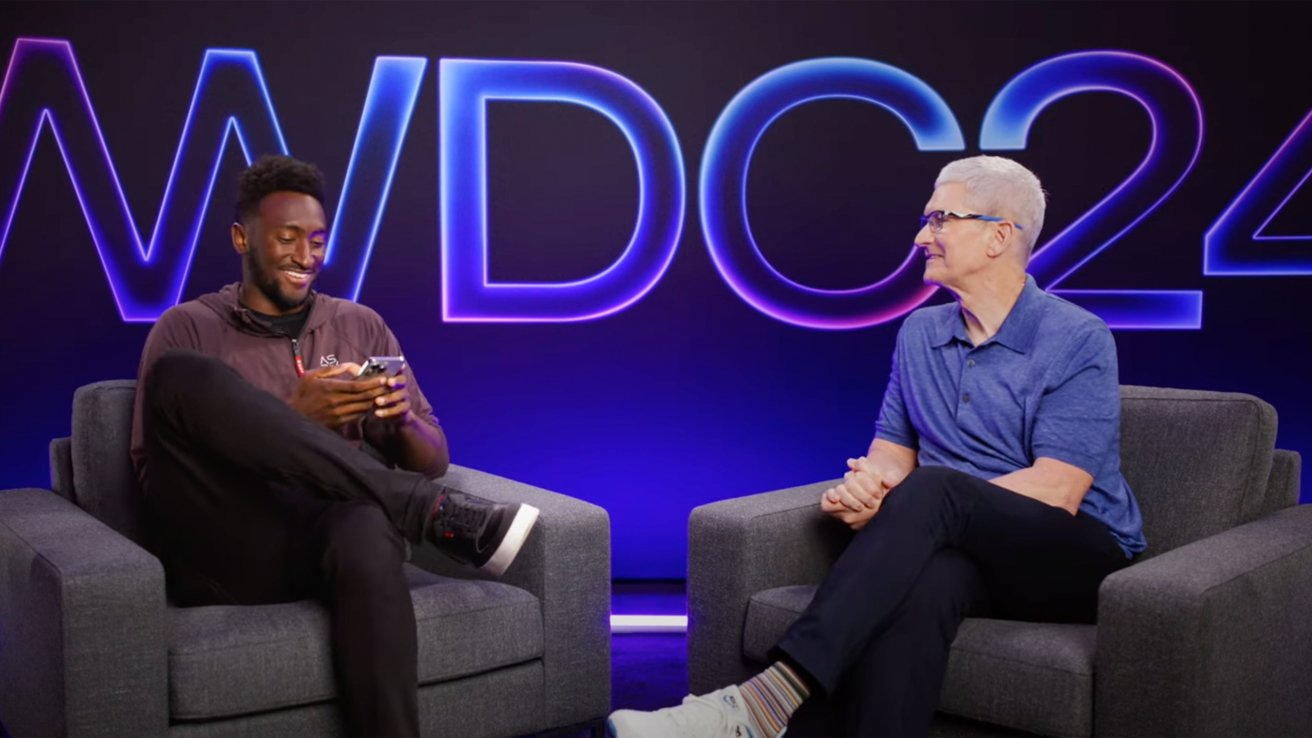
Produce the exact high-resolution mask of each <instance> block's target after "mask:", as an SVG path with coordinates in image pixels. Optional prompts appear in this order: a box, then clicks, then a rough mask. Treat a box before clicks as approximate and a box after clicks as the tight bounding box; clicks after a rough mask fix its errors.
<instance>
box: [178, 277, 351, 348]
mask: <svg viewBox="0 0 1312 738" xmlns="http://www.w3.org/2000/svg"><path fill="white" fill-rule="evenodd" d="M198 300H199V302H200V303H201V304H203V305H205V306H206V307H208V308H210V309H211V310H213V311H214V312H215V313H217V314H218V315H219V317H221V318H223V319H224V320H226V321H228V322H229V323H231V324H232V325H234V326H236V327H237V329H238V330H242V331H245V332H247V333H254V334H257V335H267V336H273V335H279V336H280V335H282V334H280V333H276V332H275V331H273V330H272V329H271V328H270V327H269V325H268V324H267V323H265V322H264V321H263V320H261V319H260V317H259V315H258V314H256V313H255V311H254V310H251V309H250V308H248V307H246V306H245V305H243V304H241V282H233V283H232V284H229V285H224V287H223V288H222V289H220V290H219V291H218V292H211V293H209V294H207V295H202V296H201V297H200V298H198ZM309 303H310V304H309V306H308V307H306V310H308V311H310V314H309V315H308V316H307V317H306V319H305V328H303V329H302V330H301V335H306V334H308V333H309V332H310V331H312V330H314V329H315V328H317V327H319V326H320V325H323V324H324V323H325V322H327V320H328V318H329V317H330V313H332V312H333V310H332V298H330V297H328V296H326V295H320V294H319V293H318V292H317V291H315V290H310V297H309Z"/></svg>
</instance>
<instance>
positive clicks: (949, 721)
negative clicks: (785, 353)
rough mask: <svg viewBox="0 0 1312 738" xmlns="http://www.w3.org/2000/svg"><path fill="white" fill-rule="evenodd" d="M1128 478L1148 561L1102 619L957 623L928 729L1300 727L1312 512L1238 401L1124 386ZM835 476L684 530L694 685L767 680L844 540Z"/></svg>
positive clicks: (1128, 578) (1307, 650) (1131, 570)
mask: <svg viewBox="0 0 1312 738" xmlns="http://www.w3.org/2000/svg"><path fill="white" fill-rule="evenodd" d="M1121 390H1122V391H1121V398H1122V413H1121V458H1122V471H1123V472H1124V474H1125V476H1126V478H1127V479H1128V480H1129V482H1130V484H1131V487H1132V488H1133V489H1134V491H1135V494H1136V496H1137V498H1138V500H1139V503H1140V506H1141V508H1142V510H1143V515H1144V521H1145V530H1146V534H1147V538H1148V550H1147V551H1146V552H1145V553H1144V554H1142V555H1141V556H1139V557H1138V558H1137V559H1136V562H1135V563H1134V564H1132V565H1131V566H1129V567H1127V568H1125V569H1123V570H1121V571H1119V572H1117V573H1115V574H1113V575H1111V576H1110V577H1108V578H1107V580H1106V581H1104V582H1103V585H1102V587H1101V589H1100V590H1099V613H1098V624H1097V625H1096V626H1081V625H1058V624H1050V623H1025V622H1013V621H1003V620H990V619H980V618H967V619H966V620H965V621H964V622H963V623H962V626H961V628H960V630H959V632H958V634H957V639H956V641H955V642H954V644H953V647H952V649H951V652H950V655H949V661H948V671H947V675H946V678H945V681H944V688H943V694H942V697H941V701H940V711H941V714H942V716H943V719H942V720H940V721H939V722H938V723H936V727H935V729H934V733H935V734H936V735H951V734H954V733H962V734H989V733H1002V734H1007V733H1015V732H1027V733H1040V734H1057V735H1309V734H1312V670H1309V669H1307V668H1306V666H1307V661H1308V656H1309V654H1312V618H1308V617H1306V614H1305V613H1306V607H1307V603H1309V602H1312V558H1310V557H1312V506H1308V505H1303V506H1298V505H1297V504H1296V502H1297V500H1298V484H1299V474H1300V465H1301V459H1300V457H1299V456H1298V454H1296V453H1294V452H1291V451H1286V450H1278V449H1275V448H1274V444H1275V436H1276V413H1275V410H1274V409H1273V408H1271V406H1270V405H1268V404H1267V403H1265V402H1263V401H1262V400H1260V399H1258V398H1256V397H1252V396H1250V395H1243V394H1236V393H1223V392H1204V391H1196V390H1175V389H1161V388H1151V387H1129V386H1127V387H1122V388H1121ZM835 481H837V480H831V481H826V482H819V483H816V484H811V485H805V486H801V487H794V488H790V489H785V490H779V491H776V492H767V493H764V494H758V495H751V496H748V497H741V498H737V499H732V500H724V501H720V502H715V503H712V504H709V505H703V506H701V507H698V508H696V509H695V510H693V512H692V515H691V516H690V519H689V561H688V612H689V632H688V671H689V686H690V688H691V691H693V692H694V693H702V692H707V691H710V690H713V689H717V688H719V687H721V686H724V685H726V684H731V683H735V682H740V681H742V680H744V679H746V678H747V677H750V676H752V675H753V674H754V673H756V672H757V671H759V670H760V669H761V667H762V666H763V665H764V664H765V663H766V662H767V660H768V652H769V650H770V648H771V647H772V646H773V645H774V644H775V642H776V641H778V639H779V637H780V636H781V635H782V634H783V632H784V630H785V629H786V628H787V627H788V626H789V625H790V624H791V623H792V621H793V620H794V619H795V618H796V616H797V615H798V614H800V613H801V611H802V610H803V609H804V608H805V607H806V605H807V603H809V602H810V599H811V597H812V595H813V593H814V590H815V587H816V585H818V584H819V582H820V581H821V580H822V579H823V578H824V575H825V572H826V571H827V570H828V568H829V566H830V564H831V563H832V561H833V560H834V559H835V558H836V557H837V555H838V554H839V553H840V552H841V551H842V550H843V547H844V546H845V545H846V542H847V541H848V540H850V534H849V533H848V532H847V531H846V530H845V529H844V528H843V527H842V526H841V525H838V524H837V523H836V522H835V521H832V520H829V519H827V517H826V516H824V515H823V514H821V513H820V512H819V506H818V500H819V496H820V494H821V492H822V491H823V490H824V489H825V488H827V487H829V486H831V485H832V484H834V482H835Z"/></svg>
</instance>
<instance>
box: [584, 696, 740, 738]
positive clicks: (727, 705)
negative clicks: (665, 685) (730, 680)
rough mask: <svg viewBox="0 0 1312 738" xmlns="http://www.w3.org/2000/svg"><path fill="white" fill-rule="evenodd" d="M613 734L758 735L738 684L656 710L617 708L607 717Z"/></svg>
mask: <svg viewBox="0 0 1312 738" xmlns="http://www.w3.org/2000/svg"><path fill="white" fill-rule="evenodd" d="M606 733H607V734H608V735H609V736H610V738H676V737H677V738H757V735H756V731H755V730H753V729H752V724H751V717H750V716H749V715H748V714H747V706H746V705H744V704H743V697H742V694H740V693H739V692H738V687H737V686H736V685H735V686H730V687H725V688H724V689H719V690H716V691H714V692H711V693H710V694H705V695H702V696H701V697H694V696H692V695H688V696H687V697H684V698H683V704H682V705H679V706H678V707H666V708H665V709H663V710H656V711H654V712H642V711H640V710H616V711H615V712H612V713H611V714H610V717H609V718H607V719H606Z"/></svg>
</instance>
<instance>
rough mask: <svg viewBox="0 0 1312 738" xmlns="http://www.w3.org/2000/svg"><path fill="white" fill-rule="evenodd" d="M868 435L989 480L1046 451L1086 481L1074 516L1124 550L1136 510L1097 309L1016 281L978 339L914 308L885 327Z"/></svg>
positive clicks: (952, 318) (943, 314) (1108, 341)
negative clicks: (893, 337)
mask: <svg viewBox="0 0 1312 738" xmlns="http://www.w3.org/2000/svg"><path fill="white" fill-rule="evenodd" d="M875 437H876V438H882V439H884V440H887V441H890V442H892V443H896V444H898V445H899V446H905V447H907V448H912V449H916V452H917V458H918V460H919V463H920V465H921V466H947V467H951V468H953V469H957V470H958V471H963V472H965V473H967V474H971V475H974V476H976V477H979V478H981V479H993V478H995V477H1000V476H1002V475H1004V474H1009V473H1011V472H1014V471H1016V470H1018V469H1025V468H1027V467H1030V466H1033V465H1034V460H1035V459H1037V458H1038V457H1040V456H1047V457H1050V458H1053V459H1057V460H1058V461H1064V462H1066V463H1067V464H1071V465H1073V466H1077V467H1079V468H1081V469H1083V470H1084V471H1086V472H1088V473H1089V474H1090V475H1091V476H1092V477H1093V486H1092V487H1091V488H1090V489H1089V491H1088V493H1087V494H1086V495H1085V496H1084V501H1083V502H1081V503H1080V512H1081V513H1083V514H1085V515H1088V516H1089V517H1091V518H1094V519H1095V520H1098V521H1100V522H1102V523H1103V524H1104V525H1106V526H1107V528H1108V529H1109V530H1110V531H1111V533H1112V535H1113V536H1115V538H1116V541H1117V542H1118V543H1119V544H1120V545H1121V548H1123V549H1125V553H1126V555H1127V556H1130V555H1133V554H1136V553H1138V552H1140V551H1142V550H1143V549H1144V547H1145V546H1146V542H1145V540H1144V537H1143V518H1142V516H1141V515H1140V514H1139V505H1138V503H1136V502H1135V500H1134V494H1133V493H1132V492H1131V491H1130V486H1129V484H1127V483H1126V481H1125V477H1123V476H1122V475H1121V448H1120V441H1121V398H1120V387H1119V385H1118V380H1117V373H1116V343H1115V342H1114V341H1113V340H1112V333H1111V331H1110V330H1108V328H1107V324H1106V323H1104V322H1103V321H1102V320H1101V319H1099V318H1098V317H1097V316H1095V315H1093V314H1092V313H1090V312H1088V311H1086V310H1084V309H1083V308H1079V307H1076V306H1075V305H1073V304H1071V303H1069V302H1067V301H1065V300H1063V299H1061V298H1060V297H1055V296H1053V295H1050V294H1048V293H1047V292H1044V291H1043V290H1041V289H1039V287H1038V285H1037V284H1035V283H1034V278H1033V277H1026V280H1025V288H1024V290H1022V291H1021V295H1020V299H1018V300H1017V301H1016V305H1015V307H1013V308H1012V309H1011V312H1010V313H1009V314H1008V315H1007V318H1006V320H1004V321H1003V323H1002V327H1001V328H999V329H998V332H997V335H995V336H993V337H992V338H990V339H989V340H988V341H985V342H984V343H983V344H981V345H979V346H975V345H972V344H971V342H970V339H969V338H968V337H967V336H966V325H965V320H964V319H963V317H962V315H961V307H960V306H959V305H958V304H957V303H955V302H952V303H948V304H946V305H936V306H934V307H927V308H921V309H920V310H917V311H915V312H913V313H912V314H911V315H908V316H907V318H906V320H905V321H903V323H902V329H901V330H900V331H898V334H897V348H896V349H895V350H894V352H893V371H892V374H891V376H890V377H889V380H888V389H887V390H886V391H885V392H884V404H883V407H882V408H881V409H880V412H879V421H878V422H877V423H876V426H875Z"/></svg>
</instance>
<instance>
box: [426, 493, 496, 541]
mask: <svg viewBox="0 0 1312 738" xmlns="http://www.w3.org/2000/svg"><path fill="white" fill-rule="evenodd" d="M438 511H439V513H440V515H439V519H440V521H441V525H442V527H443V528H445V529H447V530H450V531H453V532H455V533H457V534H464V535H467V536H469V537H470V538H473V539H475V540H477V539H478V537H479V536H481V535H482V534H483V530H484V529H485V528H486V527H487V521H488V513H489V512H490V508H489V507H488V506H484V505H478V504H476V503H473V502H472V501H470V500H468V499H466V500H461V501H459V502H457V501H455V500H453V499H451V498H450V497H447V498H446V499H445V500H443V501H442V503H441V504H440V505H439V506H438Z"/></svg>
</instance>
